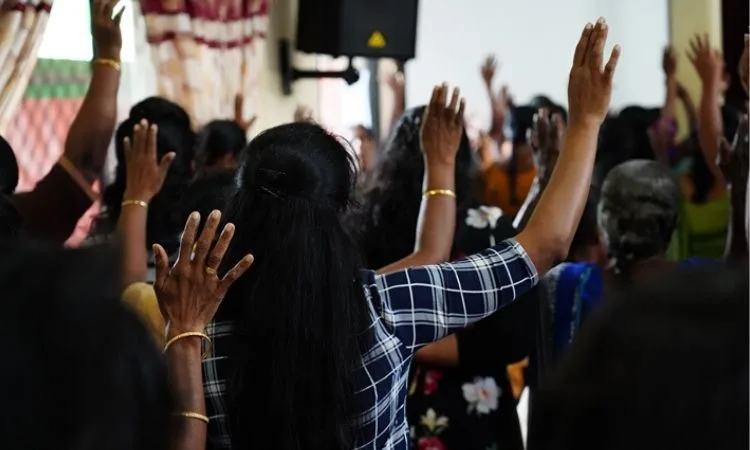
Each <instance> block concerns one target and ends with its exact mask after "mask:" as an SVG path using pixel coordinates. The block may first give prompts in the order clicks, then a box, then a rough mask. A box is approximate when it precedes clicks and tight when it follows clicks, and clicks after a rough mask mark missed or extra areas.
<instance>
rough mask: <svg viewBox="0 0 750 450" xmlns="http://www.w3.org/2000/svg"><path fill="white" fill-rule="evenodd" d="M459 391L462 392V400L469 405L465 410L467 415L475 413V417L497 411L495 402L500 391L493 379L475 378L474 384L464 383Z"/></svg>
mask: <svg viewBox="0 0 750 450" xmlns="http://www.w3.org/2000/svg"><path fill="white" fill-rule="evenodd" d="M461 389H462V390H463V391H464V400H466V402H467V403H469V406H468V407H467V408H466V410H467V412H468V413H472V412H476V413H477V415H482V414H489V413H490V412H492V411H494V410H496V409H497V401H498V399H499V398H500V394H501V392H502V391H501V389H500V388H499V387H497V383H495V379H494V378H492V377H485V378H481V377H477V378H475V379H474V383H465V384H464V385H463V386H462V387H461Z"/></svg>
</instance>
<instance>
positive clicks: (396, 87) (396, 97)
mask: <svg viewBox="0 0 750 450" xmlns="http://www.w3.org/2000/svg"><path fill="white" fill-rule="evenodd" d="M404 82H405V80H404V74H403V73H400V72H396V73H394V74H392V75H391V76H390V77H388V86H390V87H391V92H393V109H392V110H391V120H390V122H389V124H388V130H387V131H386V132H385V136H388V133H390V131H391V130H392V129H393V128H394V127H395V126H396V123H398V121H399V119H400V118H401V115H403V114H404V110H405V109H406V90H405V87H406V86H405V84H404Z"/></svg>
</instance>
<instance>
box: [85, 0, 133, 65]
mask: <svg viewBox="0 0 750 450" xmlns="http://www.w3.org/2000/svg"><path fill="white" fill-rule="evenodd" d="M118 1H119V0H94V2H93V4H92V7H91V23H92V36H93V39H94V51H95V53H96V54H95V56H96V57H97V58H107V59H113V60H115V61H119V60H120V50H121V49H122V33H121V32H120V19H122V13H123V12H124V11H125V7H124V6H123V7H121V8H120V10H119V11H118V12H117V14H115V15H114V17H113V16H112V13H113V10H114V7H115V5H117V3H118Z"/></svg>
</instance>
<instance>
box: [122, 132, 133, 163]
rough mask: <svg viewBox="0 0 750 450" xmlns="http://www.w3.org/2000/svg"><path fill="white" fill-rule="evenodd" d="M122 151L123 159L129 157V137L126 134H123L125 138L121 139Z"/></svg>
mask: <svg viewBox="0 0 750 450" xmlns="http://www.w3.org/2000/svg"><path fill="white" fill-rule="evenodd" d="M122 152H123V154H124V155H125V161H127V160H128V159H130V157H131V155H132V154H131V145H130V138H129V137H128V136H125V139H123V140H122Z"/></svg>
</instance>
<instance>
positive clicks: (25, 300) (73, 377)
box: [0, 242, 172, 450]
mask: <svg viewBox="0 0 750 450" xmlns="http://www.w3.org/2000/svg"><path fill="white" fill-rule="evenodd" d="M0 255H2V257H0V291H1V292H2V293H3V294H2V304H3V313H2V314H0V349H1V350H2V353H3V355H4V356H5V357H6V358H7V361H8V366H6V367H5V370H2V371H0V397H1V398H2V399H3V406H4V408H3V410H2V412H0V448H3V449H4V450H22V449H52V448H57V449H66V450H93V449H105V448H106V449H112V450H164V449H166V448H168V446H169V437H170V429H171V426H170V424H171V420H172V419H171V417H170V415H171V413H172V407H171V405H172V402H171V396H170V392H169V387H168V384H167V370H166V365H165V363H164V361H163V357H162V355H161V353H160V351H159V349H157V348H156V346H155V345H154V341H153V339H152V338H151V336H150V335H149V333H148V332H147V331H146V328H145V327H144V326H143V325H142V323H141V322H140V320H139V319H138V317H137V316H136V314H134V313H133V312H131V311H130V310H129V308H127V307H126V306H125V305H123V304H122V303H121V302H120V301H119V298H118V297H119V290H120V280H119V276H118V275H119V270H118V267H117V261H118V257H117V254H116V252H115V251H113V250H111V249H107V248H100V247H91V248H87V249H80V250H63V249H61V248H53V247H47V246H40V245H31V244H25V243H20V242H16V243H10V242H6V243H3V244H0ZM11 364H12V366H13V367H12V368H11V367H10V365H11Z"/></svg>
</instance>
